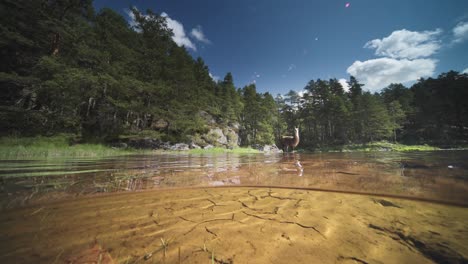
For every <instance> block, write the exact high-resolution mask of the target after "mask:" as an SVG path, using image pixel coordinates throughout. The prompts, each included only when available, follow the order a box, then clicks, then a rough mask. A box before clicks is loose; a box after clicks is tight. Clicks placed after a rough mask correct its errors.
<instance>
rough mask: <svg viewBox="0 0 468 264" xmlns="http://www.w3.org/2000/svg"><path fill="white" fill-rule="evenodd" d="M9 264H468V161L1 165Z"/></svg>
mask: <svg viewBox="0 0 468 264" xmlns="http://www.w3.org/2000/svg"><path fill="white" fill-rule="evenodd" d="M0 188H1V189H0V198H1V201H2V202H1V206H2V209H1V210H2V214H1V216H0V228H1V229H0V230H1V231H0V262H1V263H52V262H55V263H67V262H69V263H86V261H88V262H90V261H97V260H100V261H101V263H135V262H136V263H161V262H165V263H179V262H181V263H211V262H215V263H314V262H321V263H434V262H436V263H466V262H467V261H468V247H467V246H466V245H468V220H467V219H468V210H467V208H466V207H467V205H468V152H467V151H437V152H410V153H394V152H377V153H327V154H304V153H294V154H250V155H240V154H213V155H208V154H205V155H204V154H200V155H188V154H158V155H144V156H142V155H134V156H125V157H114V158H101V159H48V160H3V161H0Z"/></svg>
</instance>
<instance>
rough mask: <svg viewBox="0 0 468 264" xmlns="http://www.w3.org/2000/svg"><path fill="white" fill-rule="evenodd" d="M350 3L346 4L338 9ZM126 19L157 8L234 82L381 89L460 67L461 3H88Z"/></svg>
mask: <svg viewBox="0 0 468 264" xmlns="http://www.w3.org/2000/svg"><path fill="white" fill-rule="evenodd" d="M346 3H349V7H346ZM94 6H95V8H96V9H97V10H99V9H100V8H102V7H110V8H112V9H114V10H116V11H117V12H119V13H121V14H122V15H124V16H125V17H127V18H128V21H129V23H131V22H132V19H131V17H130V16H128V14H127V12H126V10H128V8H129V7H130V6H135V7H137V8H138V9H139V10H140V11H143V12H144V11H146V9H148V8H149V9H151V10H153V11H155V12H157V13H164V16H166V17H167V19H168V24H169V26H170V27H171V28H173V31H174V33H175V36H174V40H175V41H176V43H178V44H179V45H184V46H185V47H186V48H187V50H188V51H189V52H190V54H191V55H192V56H193V57H194V58H196V57H198V56H200V57H202V58H203V59H204V61H205V63H206V64H207V65H208V66H209V68H210V72H211V74H212V75H213V76H214V77H218V78H221V79H222V78H223V77H224V75H225V74H226V73H227V72H232V74H233V76H234V82H235V85H236V86H237V87H243V86H244V85H247V84H249V83H252V82H255V83H256V86H257V90H258V91H260V92H270V93H272V94H277V93H282V94H284V93H286V92H288V91H289V90H295V91H301V90H302V89H303V88H304V87H305V85H306V84H307V82H308V81H309V80H311V79H317V78H321V79H329V78H337V79H346V80H347V79H349V76H350V74H352V75H354V76H355V77H357V78H358V80H359V81H360V82H361V83H364V84H365V87H364V88H365V89H368V90H371V91H379V90H380V89H382V88H384V87H386V86H387V85H388V84H390V83H391V82H402V83H404V84H407V85H409V84H411V83H413V82H414V81H415V80H417V79H418V78H420V77H436V76H437V75H438V74H440V73H442V72H446V71H449V70H456V71H460V72H462V71H464V70H468V1H467V0H449V1H440V0H424V1H423V0H394V1H377V0H356V1H339V0H322V1H314V0H289V1H286V0H284V1H279V0H259V1H255V0H236V1H229V0H224V1H221V0H200V1H190V0H185V1H183V0H151V1H149V0H146V1H145V0H136V1H135V0H133V1H132V0H121V1H118V0H95V2H94Z"/></svg>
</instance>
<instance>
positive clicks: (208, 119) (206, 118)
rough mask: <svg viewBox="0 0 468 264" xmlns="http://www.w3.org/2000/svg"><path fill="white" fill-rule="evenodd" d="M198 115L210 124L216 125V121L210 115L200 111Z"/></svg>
mask: <svg viewBox="0 0 468 264" xmlns="http://www.w3.org/2000/svg"><path fill="white" fill-rule="evenodd" d="M198 115H200V117H201V118H203V119H204V120H205V121H206V122H207V123H208V124H216V120H215V119H214V117H213V116H212V115H210V114H208V113H207V112H205V111H200V112H199V113H198Z"/></svg>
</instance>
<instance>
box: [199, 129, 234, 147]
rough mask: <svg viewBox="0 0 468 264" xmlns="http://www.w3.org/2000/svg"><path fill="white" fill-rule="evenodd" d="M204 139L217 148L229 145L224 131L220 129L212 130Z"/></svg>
mask: <svg viewBox="0 0 468 264" xmlns="http://www.w3.org/2000/svg"><path fill="white" fill-rule="evenodd" d="M203 138H204V139H205V141H206V142H208V143H210V144H213V145H217V146H225V145H227V143H228V141H227V138H226V136H225V135H224V133H223V130H221V128H218V127H216V128H212V129H210V131H209V132H208V134H206V135H205V136H204V137H203Z"/></svg>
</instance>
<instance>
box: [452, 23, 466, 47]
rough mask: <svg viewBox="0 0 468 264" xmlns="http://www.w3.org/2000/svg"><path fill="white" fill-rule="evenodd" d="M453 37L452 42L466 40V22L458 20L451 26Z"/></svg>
mask: <svg viewBox="0 0 468 264" xmlns="http://www.w3.org/2000/svg"><path fill="white" fill-rule="evenodd" d="M453 35H454V36H455V39H454V40H453V42H455V43H459V42H463V41H464V40H468V22H460V23H458V24H457V25H456V26H455V27H454V28H453Z"/></svg>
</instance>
